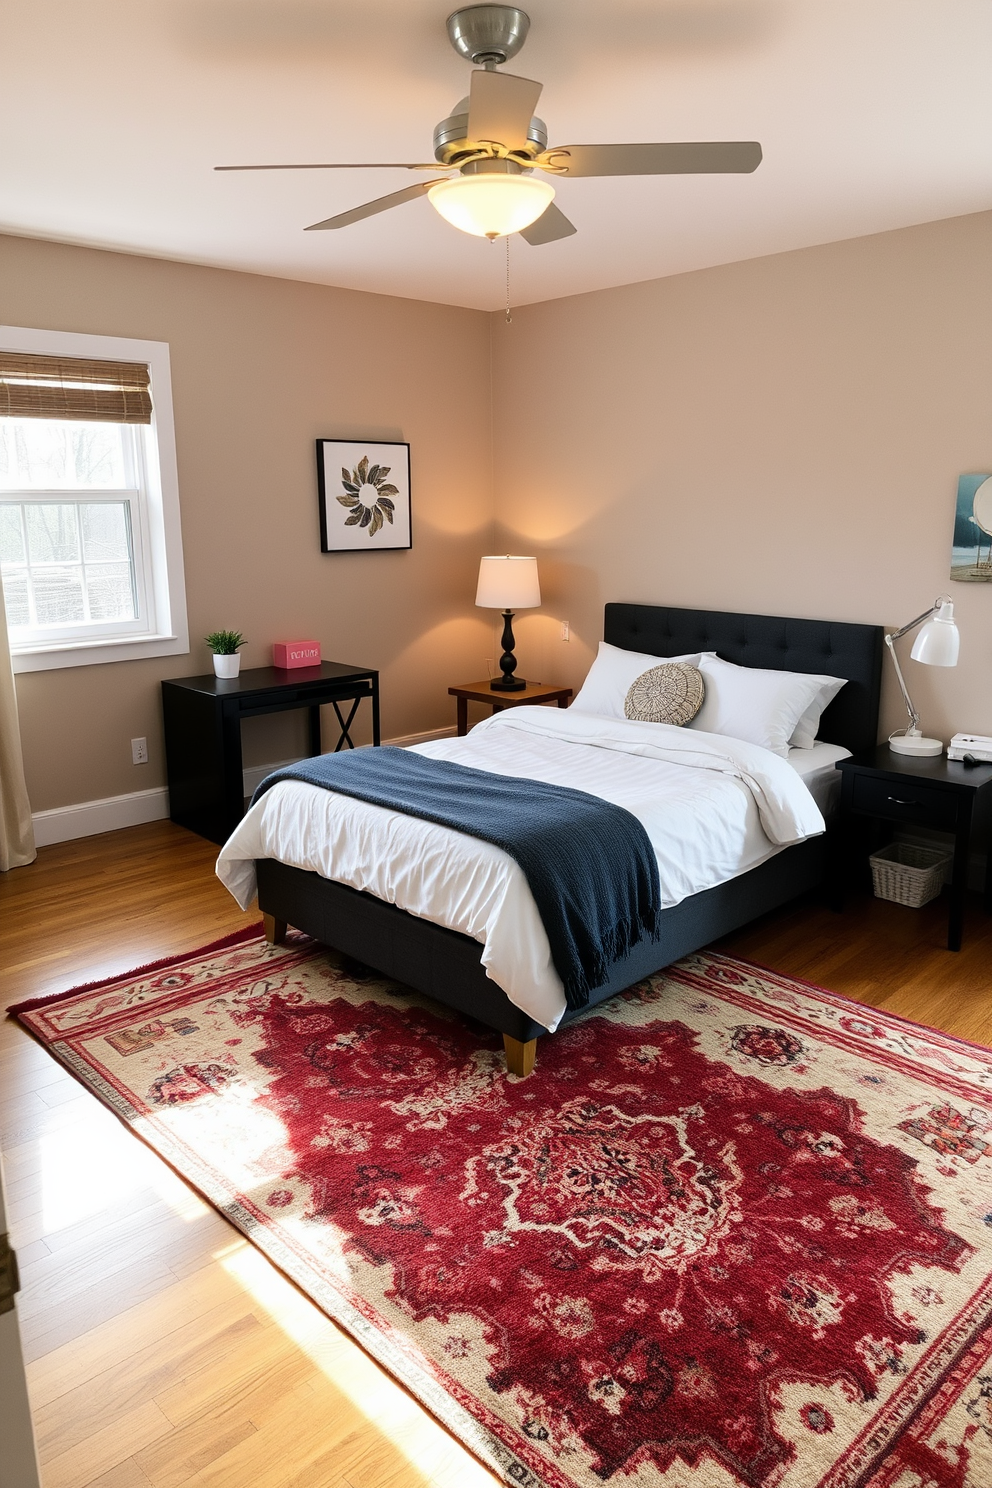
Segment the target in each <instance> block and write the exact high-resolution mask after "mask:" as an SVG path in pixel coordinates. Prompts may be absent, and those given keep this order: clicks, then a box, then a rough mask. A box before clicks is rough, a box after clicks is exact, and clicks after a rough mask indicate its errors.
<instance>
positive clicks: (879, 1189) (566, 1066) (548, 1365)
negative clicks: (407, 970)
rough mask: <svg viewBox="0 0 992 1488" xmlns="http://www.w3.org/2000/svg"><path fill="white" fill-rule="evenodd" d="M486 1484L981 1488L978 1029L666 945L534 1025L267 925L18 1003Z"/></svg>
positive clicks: (986, 1185) (984, 1453) (987, 1054)
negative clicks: (935, 1026) (482, 1468)
mask: <svg viewBox="0 0 992 1488" xmlns="http://www.w3.org/2000/svg"><path fill="white" fill-rule="evenodd" d="M18 1016H19V1018H20V1020H21V1022H22V1023H23V1024H24V1025H25V1026H26V1027H27V1028H29V1029H30V1030H31V1031H32V1033H34V1034H35V1036H36V1037H37V1038H39V1039H40V1040H41V1041H42V1042H43V1043H44V1044H45V1045H46V1046H47V1047H48V1048H49V1049H50V1050H51V1051H52V1053H53V1054H55V1055H56V1057H57V1058H58V1059H60V1060H61V1061H62V1062H63V1064H65V1065H66V1066H67V1067H68V1068H69V1069H70V1070H72V1071H73V1073H74V1074H75V1075H76V1076H78V1078H79V1079H80V1080H81V1081H83V1082H84V1084H86V1085H87V1086H88V1087H89V1089H91V1090H93V1091H95V1092H96V1094H97V1095H99V1096H100V1098H101V1099H102V1100H104V1101H105V1102H106V1103H107V1105H108V1106H110V1107H111V1109H112V1110H114V1111H115V1112H116V1113H117V1115H118V1116H120V1117H121V1119H122V1120H123V1121H125V1122H127V1123H128V1124H129V1125H130V1126H132V1127H133V1129H134V1130H135V1131H136V1132H137V1133H138V1135H139V1136H141V1137H143V1138H144V1140H145V1141H146V1142H148V1143H150V1144H151V1146H152V1147H154V1148H155V1149H156V1151H158V1152H160V1153H161V1154H162V1155H163V1156H164V1157H165V1158H167V1159H168V1161H169V1162H170V1163H172V1164H173V1166H174V1167H175V1168H176V1169H178V1171H179V1172H180V1173H182V1174H183V1175H185V1177H186V1178H187V1179H188V1180H189V1181H190V1182H191V1183H193V1184H194V1185H195V1186H196V1187H197V1188H198V1189H199V1190H200V1191H201V1192H202V1193H203V1194H205V1195H206V1196H207V1197H208V1198H209V1199H210V1200H211V1201H212V1202H213V1203H214V1204H215V1205H216V1206H217V1208H218V1209H220V1210H221V1211H222V1213H224V1214H226V1215H227V1216H228V1218H229V1219H230V1220H231V1221H232V1222H233V1223H234V1224H235V1225H237V1227H238V1228H239V1229H240V1230H242V1231H243V1232H244V1234H246V1235H248V1236H250V1238H251V1239H252V1240H253V1241H254V1242H255V1244H256V1245H258V1246H259V1247H260V1248H261V1249H262V1250H263V1251H264V1252H265V1253H266V1254H267V1255H268V1256H270V1257H271V1259H272V1260H273V1261H274V1262H275V1263H276V1264H277V1265H278V1266H280V1267H281V1268H282V1270H283V1271H285V1272H286V1273H287V1274H288V1275H289V1276H290V1277H292V1278H293V1280H294V1281H296V1282H297V1283H298V1285H299V1286H300V1287H302V1288H303V1289H304V1291H306V1292H307V1293H308V1295H309V1296H311V1297H312V1298H313V1299H314V1300H315V1301H316V1302H317V1303H318V1304H319V1305H320V1307H322V1308H323V1309H324V1310H325V1311H326V1312H327V1313H329V1314H330V1315H331V1316H332V1317H333V1318H335V1319H336V1320H337V1321H338V1322H339V1323H341V1324H342V1325H343V1326H344V1327H345V1328H346V1329H348V1331H349V1332H351V1333H352V1334H353V1335H354V1336H355V1337H356V1338H357V1339H358V1340H359V1341H360V1343H361V1344H362V1345H363V1346H364V1347H365V1348H366V1349H367V1350H368V1351H369V1353H371V1354H372V1355H373V1356H374V1357H375V1358H376V1359H378V1360H379V1361H380V1362H381V1363H382V1364H383V1365H385V1367H386V1368H387V1369H389V1370H390V1371H391V1372H392V1373H393V1374H394V1375H396V1376H397V1377H398V1378H399V1379H400V1380H402V1381H403V1382H404V1384H406V1385H407V1386H408V1387H409V1389H410V1390H411V1391H413V1393H414V1394H415V1395H417V1396H418V1397H419V1399H420V1400H421V1401H423V1403H424V1404H425V1405H426V1406H427V1408H428V1409H429V1410H431V1411H432V1412H433V1413H434V1414H435V1415H436V1416H437V1417H439V1418H440V1420H442V1421H443V1422H444V1423H445V1424H446V1425H447V1426H448V1427H449V1428H450V1430H451V1431H453V1432H454V1433H455V1434H456V1435H457V1436H458V1437H460V1438H461V1439H462V1440H463V1441H464V1442H465V1443H466V1444H467V1445H468V1446H469V1447H470V1448H471V1449H472V1450H473V1451H474V1452H475V1453H476V1454H477V1455H478V1456H479V1457H480V1458H481V1459H482V1460H483V1461H484V1462H486V1463H488V1464H489V1465H490V1466H492V1467H493V1468H494V1469H495V1470H496V1471H497V1472H499V1473H501V1474H502V1475H503V1476H504V1477H505V1478H506V1479H507V1480H508V1481H510V1482H512V1483H514V1484H517V1485H522V1488H576V1485H582V1488H594V1485H600V1484H603V1483H607V1484H613V1485H623V1488H990V1485H992V1357H990V1355H992V1328H990V1317H992V1051H989V1050H986V1049H982V1048H978V1047H976V1046H972V1045H968V1044H964V1043H960V1042H958V1041H956V1040H954V1039H952V1038H948V1037H945V1036H944V1035H942V1034H939V1033H933V1032H930V1031H928V1030H925V1029H923V1028H919V1027H917V1026H916V1025H914V1024H910V1023H905V1022H902V1021H900V1020H898V1019H895V1018H892V1017H889V1016H886V1014H884V1013H879V1012H875V1011H873V1010H872V1009H869V1008H864V1007H861V1006H860V1005H858V1004H855V1003H852V1002H849V1001H848V1000H846V999H845V998H842V997H839V996H836V995H835V994H833V993H830V992H824V991H821V990H819V989H817V988H814V987H810V986H807V985H805V984H803V983H800V982H796V981H793V980H791V979H790V978H788V977H783V976H778V975H775V974H774V973H772V972H769V971H764V970H759V969H758V968H757V967H754V966H751V965H748V964H747V963H745V962H741V961H737V960H733V959H730V958H728V957H726V956H719V955H712V954H709V953H701V954H698V955H694V956H690V957H688V958H687V959H686V960H684V961H682V962H680V963H679V964H678V965H676V966H674V967H671V968H670V969H669V970H668V971H665V972H662V973H660V974H659V975H657V976H654V977H651V978H649V979H648V980H647V981H645V982H642V983H640V984H639V985H638V986H636V987H634V988H632V989H631V990H630V991H629V992H626V993H624V994H623V995H621V996H620V997H618V998H616V999H614V1000H613V1001H612V1002H610V1003H608V1004H607V1005H606V1006H604V1007H602V1008H599V1009H597V1010H595V1012H593V1013H591V1014H590V1015H588V1016H587V1017H585V1018H583V1019H581V1020H579V1021H578V1022H576V1023H574V1024H572V1025H571V1026H569V1027H568V1028H566V1029H564V1030H563V1031H562V1032H560V1033H558V1034H556V1035H554V1036H552V1037H550V1038H547V1039H543V1040H542V1041H541V1044H540V1049H539V1057H538V1063H537V1069H536V1071H535V1073H534V1074H533V1075H532V1076H531V1077H530V1078H529V1079H526V1080H521V1079H516V1078H515V1077H511V1076H508V1075H507V1073H506V1070H505V1067H504V1063H503V1057H502V1051H501V1048H500V1047H499V1045H498V1042H497V1039H496V1038H495V1037H487V1036H485V1035H484V1034H482V1035H480V1033H479V1032H478V1031H477V1030H473V1029H471V1028H469V1027H468V1026H467V1025H466V1024H465V1023H464V1022H462V1021H460V1020H458V1019H456V1018H455V1017H453V1016H450V1015H448V1014H447V1013H445V1012H444V1011H442V1010H441V1009H439V1008H438V1007H437V1006H435V1005H434V1004H431V1003H428V1002H427V1001H426V1000H424V999H421V998H419V997H417V996H416V995H414V994H413V993H409V992H404V990H403V989H402V988H398V987H396V986H395V985H393V984H390V983H388V982H385V981H382V980H379V979H377V978H375V977H372V976H371V975H366V976H364V977H363V975H362V973H361V970H360V969H356V968H355V967H353V966H352V967H351V968H349V967H347V966H346V965H343V964H342V963H341V962H340V959H339V958H336V957H334V956H333V955H332V954H331V953H329V952H328V951H327V950H326V949H324V948H322V947H320V946H317V945H314V944H313V943H312V942H310V941H306V940H304V939H303V938H302V937H299V938H297V939H295V940H292V939H291V940H290V942H289V943H288V944H287V945H285V946H270V945H266V944H265V943H264V942H263V941H261V940H260V939H258V938H257V937H256V936H255V935H254V934H253V935H252V936H251V938H247V937H240V938H238V937H236V938H234V939H233V940H232V941H229V942H227V943H226V944H221V945H219V946H214V947H211V948H208V949H206V950H203V951H199V952H196V953H195V954H193V955H188V956H184V957H180V958H177V959H176V960H174V961H172V962H170V963H168V964H167V965H160V966H157V967H152V968H150V969H146V970H144V971H142V972H137V973H132V974H131V975H129V976H126V977H121V978H118V979H117V980H114V981H108V982H104V983H102V984H100V985H99V986H94V987H89V988H82V989H78V990H76V991H74V992H68V993H65V994H64V995H62V996H58V997H55V998H53V999H50V1000H48V1001H45V1002H41V1003H36V1004H25V1005H23V1006H22V1007H21V1008H20V1009H19V1010H18Z"/></svg>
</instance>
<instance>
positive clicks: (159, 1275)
mask: <svg viewBox="0 0 992 1488" xmlns="http://www.w3.org/2000/svg"><path fill="white" fill-rule="evenodd" d="M215 856H216V849H215V848H214V847H213V846H212V845H211V844H210V843H208V842H205V841H203V839H201V838H199V837H195V836H193V835H192V834H191V833H188V832H185V831H183V830H182V829H181V828H179V827H175V826H173V825H172V824H171V823H168V822H156V823H154V824H152V825H150V826H145V827H134V828H131V829H130V830H128V831H125V832H115V833H109V834H107V835H106V836H103V837H91V838H86V839H83V840H82V841H78V842H71V843H64V844H61V845H60V846H57V847H50V848H45V849H43V850H42V852H41V853H40V854H39V858H38V861H37V862H36V863H34V864H32V865H31V866H30V867H28V868H20V869H15V870H14V871H13V872H11V873H8V874H6V875H0V968H2V976H3V983H2V993H3V1002H4V1006H8V1005H9V1004H11V1003H13V1002H17V1001H20V1000H22V999H24V998H26V997H32V996H37V995H42V994H44V993H47V992H53V991H57V990H61V989H63V988H65V987H69V986H73V985H77V984H80V983H83V982H87V981H92V980H95V979H97V978H100V977H104V976H108V975H112V974H114V973H116V972H124V971H127V970H128V969H130V968H131V967H134V966H138V965H141V964H144V963H146V962H149V961H153V960H156V959H158V958H159V957H162V956H167V955H170V954H174V953H176V952H179V951H182V950H187V949H192V948H194V947H195V946H198V945H201V944H203V943H205V942H207V941H209V940H212V939H216V938H217V937H219V936H221V935H224V934H226V933H227V932H228V931H230V930H233V929H237V928H239V927H240V926H242V925H244V924H245V923H248V922H249V918H248V917H246V916H244V915H242V914H241V913H240V911H239V910H238V908H237V906H236V905H235V904H234V901H233V900H232V899H231V898H230V896H229V895H228V894H227V892H226V891H225V890H224V889H223V888H222V887H221V885H220V884H219V883H218V882H217V880H216V879H215V877H214V875H213V863H214V858H215ZM944 914H945V911H944V908H943V905H942V904H941V903H940V902H939V901H938V902H937V903H935V904H933V905H929V906H927V907H926V908H925V909H923V910H908V909H903V908H900V907H899V906H896V905H891V904H883V903H880V902H878V901H876V900H874V899H871V898H869V897H865V898H863V899H857V900H855V901H853V902H852V904H851V906H850V908H849V909H848V910H847V911H846V912H845V914H843V915H840V916H838V915H834V914H832V913H830V912H829V911H828V910H826V909H824V908H821V907H819V906H818V905H815V904H804V905H801V906H799V907H798V908H793V909H789V910H785V911H782V912H780V913H778V914H776V915H773V916H769V917H768V918H766V919H765V920H763V921H761V922H759V923H758V924H756V925H753V926H749V927H748V928H747V929H746V930H744V931H741V932H740V933H739V934H737V935H735V936H732V937H730V938H728V940H727V941H725V942H723V944H722V948H723V949H726V950H728V951H731V952H733V953H735V954H740V955H742V956H747V957H750V958H751V959H753V960H755V961H759V962H762V963H764V964H765V965H768V966H772V967H774V968H775V969H776V970H779V971H784V972H788V973H791V974H793V975H796V976H799V977H804V978H806V979H807V980H809V981H813V982H818V983H820V984H822V985H825V986H829V987H831V988H833V989H834V990H836V991H840V992H844V993H846V994H847V995H849V996H851V997H854V998H857V999H858V1000H860V1001H862V1002H866V1003H871V1004H874V1005H876V1006H879V1007H885V1008H887V1009H888V1010H889V1011H890V1012H895V1013H899V1014H901V1015H902V1016H904V1017H908V1018H914V1019H916V1020H917V1021H919V1022H923V1023H929V1024H932V1025H936V1026H937V1027H940V1028H943V1029H945V1030H946V1031H948V1032H950V1033H955V1034H958V1035H960V1036H963V1037H965V1038H970V1039H975V1040H977V1041H978V1042H981V1043H992V996H990V991H992V976H990V972H989V967H990V964H992V920H990V919H987V918H986V917H985V916H983V915H982V913H981V909H980V906H979V903H978V900H977V898H976V900H975V902H974V904H973V905H971V906H970V907H969V916H968V920H967V922H966V926H965V941H964V948H963V950H962V951H961V952H959V953H957V954H951V953H949V952H948V951H946V950H945V949H944V948H943V947H944V933H945V920H944ZM0 1135H2V1142H3V1147H4V1154H5V1156H4V1162H5V1168H6V1174H7V1182H8V1196H9V1201H10V1210H11V1225H12V1234H13V1242H14V1245H15V1246H16V1248H17V1251H18V1254H19V1258H20V1262H21V1271H22V1278H23V1283H24V1290H23V1291H22V1293H21V1295H20V1297H19V1299H18V1311H19V1315H20V1321H21V1329H22V1333H23V1336H24V1341H25V1348H26V1353H27V1356H28V1358H29V1361H30V1362H29V1366H28V1372H29V1384H30V1389H31V1398H32V1403H33V1408H34V1414H35V1424H36V1430H37V1434H38V1441H39V1447H40V1451H41V1456H42V1462H43V1474H44V1483H45V1488H150V1485H151V1488H182V1485H192V1484H195V1485H197V1488H491V1485H493V1484H495V1482H496V1479H495V1478H493V1477H492V1475H491V1474H490V1473H488V1472H487V1471H486V1470H485V1469H484V1468H482V1467H481V1466H480V1465H479V1464H478V1463H477V1462H476V1461H475V1459H474V1458H472V1457H471V1456H470V1455H469V1454H468V1453H467V1452H466V1451H465V1450H464V1449H463V1448H462V1447H461V1446H460V1445H459V1444H458V1443H457V1442H456V1441H454V1440H453V1439H452V1438H451V1437H450V1436H448V1434H447V1433H446V1432H445V1431H444V1430H443V1429H442V1428H441V1427H440V1426H439V1425H438V1424H437V1423H436V1422H435V1421H434V1420H433V1419H432V1418H431V1417H430V1416H428V1415H427V1414H426V1412H425V1411H423V1410H422V1409H421V1408H420V1406H419V1405H417V1403H416V1402H415V1401H414V1400H412V1399H411V1397H410V1396H409V1395H407V1394H406V1393H405V1392H404V1391H403V1390H402V1389H401V1388H400V1387H399V1386H398V1385H397V1384H395V1383H394V1382H393V1381H392V1380H391V1379H390V1377H389V1376H388V1375H386V1374H385V1373H384V1372H383V1371H382V1370H381V1369H379V1367H378V1366H377V1365H376V1364H374V1363H373V1362H372V1361H371V1360H370V1359H369V1358H368V1357H367V1356H366V1355H365V1354H363V1353H362V1352H361V1350H360V1349H359V1348H358V1347H357V1346H356V1345H355V1344H353V1343H352V1342H351V1340H350V1339H349V1338H348V1337H347V1336H346V1335H345V1334H344V1333H342V1332H341V1331H340V1330H339V1329H338V1328H337V1327H336V1326H335V1325H334V1324H333V1323H331V1322H330V1321H329V1320H328V1319H327V1318H326V1317H324V1315H323V1314H322V1313H320V1312H319V1311H318V1310H317V1309H316V1308H315V1307H314V1306H313V1305H312V1304H311V1303H310V1302H309V1301H308V1300H307V1299H306V1298H305V1297H303V1296H302V1295H301V1294H300V1293H299V1292H298V1291H297V1290H296V1289H295V1288H294V1287H293V1286H292V1285H291V1284H290V1283H289V1282H287V1281H286V1280H285V1278H283V1277H282V1276H281V1275H280V1274H279V1272H277V1271H276V1270H275V1269H274V1268H273V1267H272V1266H271V1265H270V1264H269V1263H268V1262H267V1261H266V1260H265V1258H264V1257H263V1256H262V1255H261V1254H260V1253H259V1252H258V1251H256V1250H255V1249H254V1248H253V1247H252V1246H251V1245H250V1244H248V1243H247V1242H246V1241H244V1240H243V1239H242V1238H241V1236H240V1235H239V1234H238V1233H237V1232H236V1231H235V1230H233V1229H232V1228H231V1227H230V1226H229V1225H228V1224H227V1223H226V1221H224V1220H223V1219H221V1218H220V1216H219V1215H218V1214H216V1213H215V1212H214V1211H213V1210H212V1209H211V1208H210V1207H209V1206H208V1205H206V1204H204V1203H203V1202H202V1201H201V1200H200V1199H199V1198H198V1197H197V1196H196V1195H195V1194H194V1193H193V1192H192V1191H191V1190H190V1189H188V1188H187V1187H186V1186H185V1184H183V1183H182V1181H181V1180H180V1179H179V1178H177V1177H176V1175H175V1174H174V1173H173V1172H172V1170H171V1169H170V1168H168V1167H167V1166H166V1164H165V1163H163V1162H162V1161H161V1160H160V1159H158V1158H157V1157H155V1156H154V1155H153V1154H152V1153H151V1152H149V1151H148V1150H147V1149H146V1148H145V1147H143V1146H142V1144H141V1143H140V1142H138V1141H136V1140H135V1139H134V1137H133V1136H131V1135H130V1134H129V1133H128V1132H126V1131H125V1129H124V1128H123V1127H122V1126H121V1125H120V1124H119V1123H118V1122H117V1121H116V1120H115V1119H114V1117H112V1116H111V1115H110V1114H109V1113H108V1112H107V1111H106V1110H105V1109H104V1108H103V1107H102V1106H101V1105H100V1104H99V1102H97V1101H96V1100H95V1099H94V1098H93V1097H92V1096H90V1095H89V1094H87V1093H86V1092H85V1091H84V1090H83V1089H82V1088H81V1087H80V1086H79V1085H77V1084H76V1083H75V1081H73V1080H72V1079H71V1078H70V1077H69V1076H68V1075H67V1074H65V1073H64V1072H63V1071H62V1069H61V1067H60V1066H59V1065H57V1064H56V1063H55V1062H54V1061H53V1060H52V1059H51V1058H50V1057H49V1056H48V1055H47V1054H46V1053H45V1052H44V1051H43V1050H42V1049H41V1048H39V1047H38V1046H37V1045H36V1044H35V1043H33V1041H32V1040H31V1039H30V1038H29V1037H28V1036H27V1035H26V1034H25V1033H24V1032H23V1031H22V1030H21V1029H20V1028H19V1027H18V1026H17V1025H16V1024H13V1023H11V1022H5V1023H4V1024H3V1025H2V1028H0Z"/></svg>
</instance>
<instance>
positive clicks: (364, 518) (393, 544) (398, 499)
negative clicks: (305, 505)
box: [317, 439, 413, 553]
mask: <svg viewBox="0 0 992 1488" xmlns="http://www.w3.org/2000/svg"><path fill="white" fill-rule="evenodd" d="M317 490H318V493H319V497H320V550H321V552H322V553H371V552H375V551H376V550H381V549H384V548H409V547H412V546H413V538H412V533H411V528H410V446H409V445H408V444H403V443H401V442H399V441H398V440H382V439H378V440H368V439H366V440H361V439H318V440H317Z"/></svg>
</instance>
